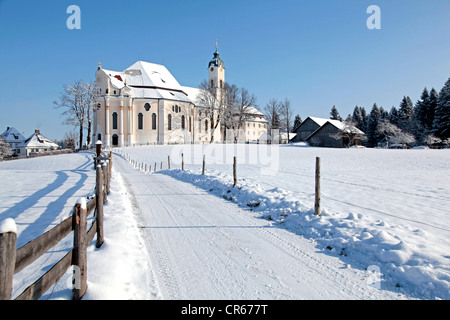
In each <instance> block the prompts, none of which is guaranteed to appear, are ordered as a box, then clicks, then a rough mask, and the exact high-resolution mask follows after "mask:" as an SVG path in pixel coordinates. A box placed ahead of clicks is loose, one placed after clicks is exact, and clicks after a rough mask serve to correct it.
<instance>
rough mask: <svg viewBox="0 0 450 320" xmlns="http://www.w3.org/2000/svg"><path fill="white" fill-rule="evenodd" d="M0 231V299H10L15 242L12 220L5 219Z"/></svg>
mask: <svg viewBox="0 0 450 320" xmlns="http://www.w3.org/2000/svg"><path fill="white" fill-rule="evenodd" d="M0 232H1V233H0V300H11V295H12V288H13V277H14V269H15V266H16V244H17V230H16V224H15V222H14V220H13V219H6V220H5V221H4V222H3V223H2V225H1V226H0Z"/></svg>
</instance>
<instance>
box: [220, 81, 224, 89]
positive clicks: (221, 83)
mask: <svg viewBox="0 0 450 320" xmlns="http://www.w3.org/2000/svg"><path fill="white" fill-rule="evenodd" d="M220 88H223V80H220Z"/></svg>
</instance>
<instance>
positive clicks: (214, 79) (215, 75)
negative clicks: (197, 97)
mask: <svg viewBox="0 0 450 320" xmlns="http://www.w3.org/2000/svg"><path fill="white" fill-rule="evenodd" d="M208 72H209V86H210V88H213V89H215V92H216V97H217V100H219V101H221V99H222V98H223V97H222V96H223V95H222V92H223V91H224V89H225V64H224V63H223V61H222V59H220V58H219V52H218V51H217V40H216V51H215V52H214V57H213V58H212V60H211V61H210V62H209V64H208Z"/></svg>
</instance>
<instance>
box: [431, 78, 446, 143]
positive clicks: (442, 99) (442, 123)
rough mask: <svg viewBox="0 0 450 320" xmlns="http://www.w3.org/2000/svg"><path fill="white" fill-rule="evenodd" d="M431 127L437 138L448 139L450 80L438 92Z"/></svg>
mask: <svg viewBox="0 0 450 320" xmlns="http://www.w3.org/2000/svg"><path fill="white" fill-rule="evenodd" d="M433 126H434V129H435V131H436V134H437V136H438V137H439V138H441V139H442V140H444V139H447V138H450V78H449V79H448V80H447V82H446V83H445V85H444V87H443V88H442V89H441V91H440V92H439V98H438V101H437V106H436V111H435V119H434V123H433Z"/></svg>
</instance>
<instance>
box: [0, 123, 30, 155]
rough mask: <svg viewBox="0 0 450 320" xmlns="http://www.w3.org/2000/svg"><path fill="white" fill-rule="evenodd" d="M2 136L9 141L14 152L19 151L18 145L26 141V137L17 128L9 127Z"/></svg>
mask: <svg viewBox="0 0 450 320" xmlns="http://www.w3.org/2000/svg"><path fill="white" fill-rule="evenodd" d="M0 136H1V137H2V138H3V139H5V141H6V142H8V143H9V145H10V146H11V151H12V152H13V154H18V153H19V149H18V148H17V146H18V145H19V144H21V143H22V142H24V141H25V137H24V136H23V135H22V134H21V133H20V132H19V131H18V130H17V129H16V128H13V127H7V128H6V130H5V132H3V133H2V134H1V135H0Z"/></svg>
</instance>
